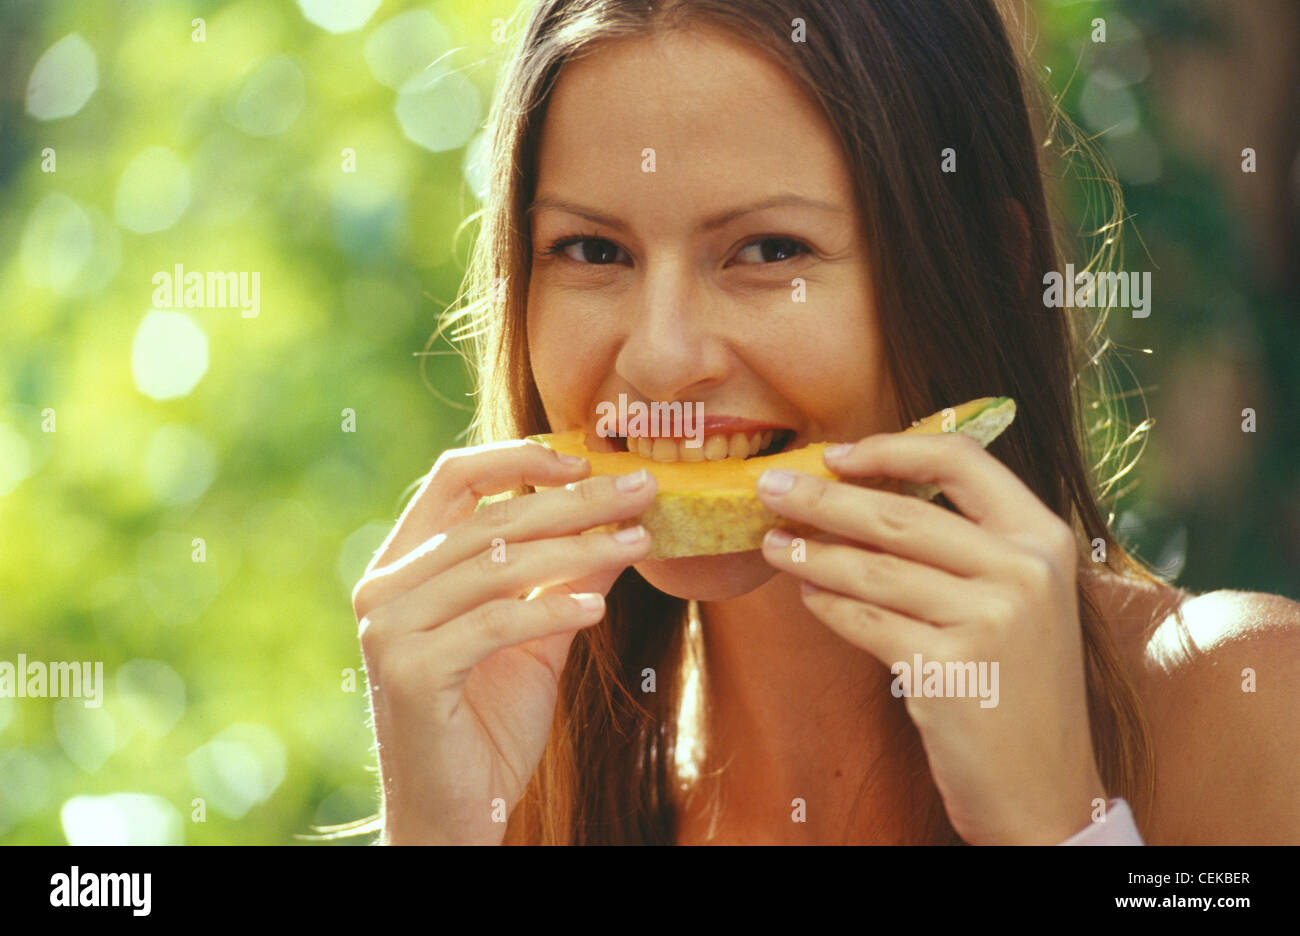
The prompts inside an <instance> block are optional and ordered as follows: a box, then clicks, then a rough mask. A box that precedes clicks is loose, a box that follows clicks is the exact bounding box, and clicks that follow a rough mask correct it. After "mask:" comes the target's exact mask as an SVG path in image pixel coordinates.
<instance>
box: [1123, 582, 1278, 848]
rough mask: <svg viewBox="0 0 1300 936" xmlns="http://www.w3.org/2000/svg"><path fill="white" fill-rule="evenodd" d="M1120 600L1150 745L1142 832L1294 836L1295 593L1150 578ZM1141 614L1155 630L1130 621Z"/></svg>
mask: <svg viewBox="0 0 1300 936" xmlns="http://www.w3.org/2000/svg"><path fill="white" fill-rule="evenodd" d="M1148 588H1150V587H1149V586H1148ZM1123 607H1127V608H1128V609H1130V613H1129V614H1128V615H1126V616H1125V615H1121V616H1120V618H1119V620H1120V621H1124V620H1127V621H1128V626H1127V628H1126V627H1125V625H1124V624H1122V623H1120V624H1119V634H1118V636H1120V638H1121V639H1120V642H1121V647H1122V651H1123V652H1124V654H1125V656H1126V658H1127V662H1128V663H1129V666H1130V670H1131V672H1133V674H1134V676H1135V682H1136V684H1137V686H1138V691H1139V694H1140V696H1141V698H1142V702H1143V707H1144V710H1145V712H1146V715H1147V719H1148V723H1149V726H1150V728H1151V733H1152V739H1153V743H1154V747H1155V757H1156V789H1155V800H1154V804H1153V810H1152V816H1151V821H1150V823H1149V828H1148V833H1147V837H1148V840H1149V841H1150V842H1151V844H1204V845H1208V844H1284V843H1285V844H1298V843H1300V798H1297V797H1296V795H1295V790H1296V789H1297V787H1300V757H1297V754H1296V752H1297V750H1298V749H1300V604H1298V603H1296V602H1294V601H1290V600H1288V599H1286V598H1282V597H1279V596H1276V595H1265V594H1258V593H1252V592H1237V591H1217V592H1210V593H1207V594H1204V595H1195V596H1193V595H1188V594H1186V593H1183V592H1177V591H1176V590H1174V589H1159V588H1155V589H1153V590H1151V591H1150V592H1149V593H1147V594H1138V595H1135V596H1132V597H1130V599H1129V603H1128V604H1127V605H1124V606H1123ZM1143 611H1149V612H1154V613H1153V614H1151V613H1147V614H1145V615H1143V613H1142V612H1143ZM1143 616H1145V619H1146V620H1147V621H1150V620H1153V619H1154V620H1155V621H1157V623H1156V625H1155V627H1154V630H1148V629H1143V628H1138V627H1135V626H1134V623H1135V622H1136V621H1138V620H1139V619H1141V618H1142V617H1143Z"/></svg>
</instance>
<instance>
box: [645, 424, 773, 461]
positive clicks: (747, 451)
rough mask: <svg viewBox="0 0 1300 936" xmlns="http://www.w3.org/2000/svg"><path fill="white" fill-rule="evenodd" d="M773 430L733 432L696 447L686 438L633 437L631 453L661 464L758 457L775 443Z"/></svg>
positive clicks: (713, 436) (709, 437)
mask: <svg viewBox="0 0 1300 936" xmlns="http://www.w3.org/2000/svg"><path fill="white" fill-rule="evenodd" d="M772 434H773V430H771V429H768V430H767V431H766V432H748V433H746V432H733V433H731V434H730V435H710V436H706V437H705V439H704V444H703V445H701V446H696V447H694V448H692V447H690V446H688V445H687V444H686V442H687V441H688V440H686V439H664V438H658V439H651V438H646V437H639V438H629V439H628V440H627V450H628V451H629V452H634V453H636V454H638V455H640V456H641V457H642V458H652V459H654V460H655V461H658V462H673V461H688V462H692V461H694V462H697V461H705V460H706V459H707V460H708V461H720V460H721V459H724V458H749V457H750V456H751V455H757V454H758V453H759V452H761V451H762V450H763V449H765V448H767V447H768V446H769V445H771V444H772Z"/></svg>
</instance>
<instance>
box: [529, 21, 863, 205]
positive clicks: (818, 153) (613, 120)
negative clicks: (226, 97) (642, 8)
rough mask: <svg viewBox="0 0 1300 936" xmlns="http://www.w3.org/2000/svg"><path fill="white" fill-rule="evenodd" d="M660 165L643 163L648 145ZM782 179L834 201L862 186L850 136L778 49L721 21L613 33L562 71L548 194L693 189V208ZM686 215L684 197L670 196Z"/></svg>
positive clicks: (545, 178)
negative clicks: (844, 141) (848, 150)
mask: <svg viewBox="0 0 1300 936" xmlns="http://www.w3.org/2000/svg"><path fill="white" fill-rule="evenodd" d="M646 149H652V150H654V159H655V171H654V172H645V171H643V168H642V167H643V163H644V161H645V157H646V154H645V152H644V151H645V150H646ZM772 189H783V190H793V191H798V192H800V193H801V194H804V195H807V196H809V197H814V198H822V199H825V200H828V201H834V200H841V201H843V200H845V199H847V198H848V197H849V192H850V189H851V185H850V177H849V173H848V168H847V165H846V164H845V162H844V158H843V155H842V153H841V149H840V144H839V141H838V138H837V137H836V135H835V132H834V130H833V129H832V127H831V126H830V124H829V122H828V121H827V120H826V118H825V116H824V115H823V114H822V112H821V109H820V107H819V106H818V105H817V103H816V101H815V100H814V99H813V98H812V97H810V96H809V95H808V94H807V93H806V92H805V91H804V89H803V88H802V86H801V85H800V84H799V82H798V81H797V80H796V79H795V78H794V77H793V76H792V75H791V74H790V73H789V72H787V71H786V70H785V68H784V67H783V66H782V65H781V63H780V62H779V61H777V60H776V59H775V57H773V56H771V55H770V54H768V53H767V52H766V51H764V50H762V49H760V48H759V47H757V46H755V45H753V44H751V43H748V42H745V41H743V40H741V39H739V38H737V37H735V36H734V35H733V34H731V33H729V32H726V31H723V30H720V29H717V28H716V27H700V28H696V27H693V28H692V29H691V30H690V31H674V32H670V33H656V34H652V35H648V36H645V37H640V36H638V37H634V38H626V39H617V40H607V41H604V42H601V43H599V44H597V45H595V46H594V47H593V48H592V49H591V50H590V51H589V53H588V54H586V55H584V56H583V57H582V58H579V59H575V60H573V61H570V62H568V63H567V64H566V65H565V66H564V68H563V69H562V71H561V73H560V77H559V79H558V81H557V82H556V85H555V88H554V90H553V92H552V96H551V100H550V102H549V104H548V106H547V109H546V116H545V119H544V124H543V128H542V133H541V141H540V150H539V152H538V192H539V193H541V192H546V193H548V194H554V193H556V192H559V193H563V194H567V195H573V196H583V197H584V199H585V200H586V201H589V202H590V201H592V200H599V201H603V202H605V203H606V204H615V203H618V202H620V201H626V200H627V199H628V197H629V196H631V197H644V198H652V197H653V196H656V195H659V196H663V195H665V194H666V193H670V192H672V191H678V192H685V191H688V190H689V191H691V193H692V199H693V201H692V204H691V207H692V208H694V207H700V208H701V209H702V210H703V209H704V208H705V206H704V205H702V204H699V203H698V201H696V199H699V198H702V197H705V196H706V195H707V198H708V204H709V206H717V205H720V204H723V203H731V202H734V201H737V200H744V199H752V198H753V197H754V196H755V195H761V194H762V193H764V192H766V191H769V190H772ZM662 207H663V208H665V209H670V210H672V211H675V212H678V213H680V212H681V211H682V209H683V205H682V204H681V203H678V204H675V205H674V204H663V205H662Z"/></svg>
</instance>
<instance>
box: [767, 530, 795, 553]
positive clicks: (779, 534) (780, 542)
mask: <svg viewBox="0 0 1300 936" xmlns="http://www.w3.org/2000/svg"><path fill="white" fill-rule="evenodd" d="M793 540H794V537H793V536H791V535H790V534H789V533H787V532H786V531H785V530H780V529H777V528H776V527H773V528H772V529H770V530H768V531H767V536H765V537H763V545H764V546H771V547H772V548H773V549H784V548H785V547H787V546H789V545H790V543H791V542H793Z"/></svg>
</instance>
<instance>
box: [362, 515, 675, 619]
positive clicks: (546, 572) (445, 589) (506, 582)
mask: <svg viewBox="0 0 1300 936" xmlns="http://www.w3.org/2000/svg"><path fill="white" fill-rule="evenodd" d="M637 537H639V538H637ZM649 552H650V535H649V534H648V533H646V531H645V529H644V528H643V527H640V526H636V527H629V528H628V529H625V530H619V531H617V532H614V533H589V534H582V535H578V536H562V537H555V538H554V539H545V540H537V541H535V542H529V543H520V544H518V545H517V546H516V547H515V549H514V550H513V551H512V552H510V554H509V555H508V557H507V559H506V561H504V562H499V561H497V560H496V558H494V557H493V555H492V553H493V551H492V550H490V549H489V550H485V551H483V552H480V553H478V554H477V555H474V556H472V557H470V558H468V559H466V560H464V561H463V562H460V563H458V564H456V565H454V566H452V567H451V568H449V569H447V570H446V571H444V572H441V573H439V574H438V575H436V576H434V577H433V578H431V579H429V580H428V581H427V582H424V583H422V584H421V585H419V586H418V587H416V588H414V589H411V590H410V591H407V592H404V593H403V594H401V595H399V596H398V597H396V598H395V599H393V600H392V601H391V602H389V603H388V604H386V605H384V606H383V607H382V608H380V610H379V611H378V612H375V613H374V614H373V615H372V616H374V617H376V618H378V619H379V622H380V625H381V626H382V627H383V629H384V631H385V632H386V633H387V634H389V635H391V636H392V637H397V636H400V634H402V633H405V632H408V631H412V630H428V629H431V628H436V627H439V626H441V625H442V624H443V623H445V622H446V621H450V620H452V619H453V618H456V617H459V616H460V615H462V614H467V613H469V612H470V611H471V610H472V609H474V608H475V607H477V606H479V605H481V604H484V603H486V602H488V601H491V600H493V599H499V598H512V599H515V598H522V597H523V596H525V595H528V594H530V593H535V592H536V591H537V590H538V589H543V590H544V589H546V588H548V587H549V586H553V585H559V584H561V583H568V582H571V581H576V580H581V579H583V578H584V577H586V576H591V575H595V574H597V573H600V572H606V573H607V572H609V571H610V570H612V569H619V570H621V569H623V568H625V567H626V566H628V565H631V564H632V563H634V562H640V561H641V560H642V559H644V558H645V557H646V556H647V555H648V554H649ZM431 612H432V613H431Z"/></svg>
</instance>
